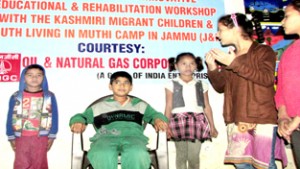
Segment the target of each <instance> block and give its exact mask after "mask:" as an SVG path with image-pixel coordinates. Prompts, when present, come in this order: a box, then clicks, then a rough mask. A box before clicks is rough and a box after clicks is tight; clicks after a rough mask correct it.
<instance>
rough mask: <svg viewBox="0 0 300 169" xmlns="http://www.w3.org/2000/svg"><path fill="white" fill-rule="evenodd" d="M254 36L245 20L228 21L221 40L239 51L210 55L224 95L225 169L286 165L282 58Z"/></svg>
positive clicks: (271, 168) (213, 76)
mask: <svg viewBox="0 0 300 169" xmlns="http://www.w3.org/2000/svg"><path fill="white" fill-rule="evenodd" d="M255 25H257V26H258V23H255ZM256 30H257V31H259V30H260V29H257V28H256ZM252 34H253V25H252V21H251V20H248V19H247V17H246V16H245V15H244V14H239V13H236V14H231V15H225V16H222V17H221V18H220V19H219V20H218V32H217V37H218V39H219V40H220V42H221V44H222V45H224V46H228V45H232V46H234V48H235V50H233V48H230V51H229V53H226V52H223V51H222V50H220V49H211V50H210V51H209V52H208V53H207V55H206V63H207V66H208V77H209V79H210V81H211V83H212V85H213V87H214V88H215V89H216V91H218V92H220V93H224V105H223V116H224V120H225V123H226V125H227V135H228V146H227V151H226V154H225V163H233V164H234V165H235V167H236V168H237V169H253V168H254V167H255V168H260V169H276V164H275V158H279V159H283V160H284V165H286V156H285V149H284V144H283V141H282V140H280V141H279V138H277V137H276V130H277V124H276V123H277V112H276V109H275V103H274V94H275V90H274V79H275V78H274V71H275V60H276V54H275V52H274V51H273V50H272V48H271V47H270V46H267V45H262V44H259V43H257V42H255V41H254V40H253V39H252ZM261 39H263V38H261ZM216 61H218V62H219V63H221V64H222V66H221V67H219V66H218V65H217V63H216ZM279 153H280V154H279Z"/></svg>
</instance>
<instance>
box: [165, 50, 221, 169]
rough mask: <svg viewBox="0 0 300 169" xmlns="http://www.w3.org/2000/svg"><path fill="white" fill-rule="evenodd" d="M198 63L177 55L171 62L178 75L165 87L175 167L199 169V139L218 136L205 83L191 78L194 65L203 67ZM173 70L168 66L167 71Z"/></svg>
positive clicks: (193, 57) (193, 58)
mask: <svg viewBox="0 0 300 169" xmlns="http://www.w3.org/2000/svg"><path fill="white" fill-rule="evenodd" d="M201 64H202V63H201V62H200V60H199V59H196V57H195V56H194V55H193V54H192V53H181V54H179V55H178V56H177V57H176V62H175V68H176V69H177V70H178V71H179V77H178V78H176V79H175V80H172V81H171V82H169V83H168V84H167V86H166V110H165V114H166V116H167V117H168V119H169V121H170V124H169V129H170V130H169V132H168V137H169V138H172V139H173V140H174V141H175V147H176V168H177V169H186V168H189V169H199V167H200V160H199V154H200V148H201V142H202V141H204V140H206V139H210V138H211V136H212V137H217V135H218V132H217V130H216V129H215V125H214V121H213V114H212V110H211V107H210V104H209V99H208V92H207V90H208V85H207V84H206V83H204V82H203V81H200V80H199V81H197V80H196V79H194V78H193V73H194V72H195V71H196V70H197V68H198V67H201V70H202V69H203V66H202V65H201ZM170 65H174V63H173V64H172V63H170ZM173 69H174V68H173V67H170V71H172V70H173ZM187 166H188V167H187Z"/></svg>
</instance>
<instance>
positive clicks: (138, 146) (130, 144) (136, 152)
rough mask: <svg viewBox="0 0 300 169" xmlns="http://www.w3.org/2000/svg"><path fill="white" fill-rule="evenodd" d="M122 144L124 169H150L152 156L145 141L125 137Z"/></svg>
mask: <svg viewBox="0 0 300 169" xmlns="http://www.w3.org/2000/svg"><path fill="white" fill-rule="evenodd" d="M121 142H122V147H121V165H122V169H148V168H149V167H150V163H151V160H150V155H149V152H148V150H147V147H146V145H147V142H146V141H145V140H144V139H140V138H139V137H125V138H124V139H122V141H121Z"/></svg>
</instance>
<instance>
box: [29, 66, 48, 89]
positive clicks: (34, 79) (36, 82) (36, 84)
mask: <svg viewBox="0 0 300 169" xmlns="http://www.w3.org/2000/svg"><path fill="white" fill-rule="evenodd" d="M43 79H44V73H43V71H41V70H40V69H29V70H27V72H26V74H25V83H26V86H27V90H31V89H40V88H41V85H42V82H43Z"/></svg>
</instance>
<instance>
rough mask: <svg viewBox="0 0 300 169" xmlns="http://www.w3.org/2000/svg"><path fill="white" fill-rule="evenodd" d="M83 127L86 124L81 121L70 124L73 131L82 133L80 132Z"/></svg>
mask: <svg viewBox="0 0 300 169" xmlns="http://www.w3.org/2000/svg"><path fill="white" fill-rule="evenodd" d="M85 128H86V125H85V124H83V123H74V124H73V125H72V126H71V131H72V132H74V133H82V132H84V130H85Z"/></svg>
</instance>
